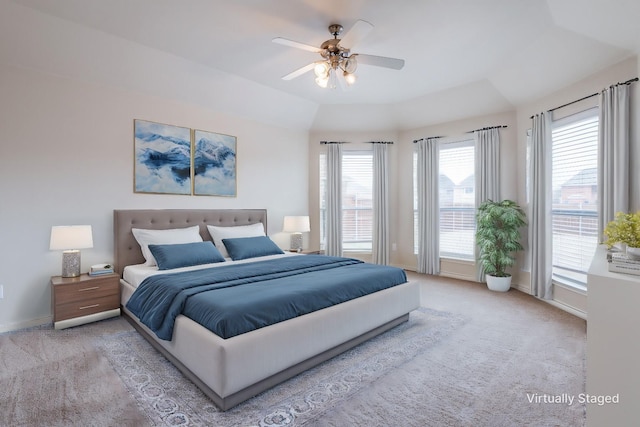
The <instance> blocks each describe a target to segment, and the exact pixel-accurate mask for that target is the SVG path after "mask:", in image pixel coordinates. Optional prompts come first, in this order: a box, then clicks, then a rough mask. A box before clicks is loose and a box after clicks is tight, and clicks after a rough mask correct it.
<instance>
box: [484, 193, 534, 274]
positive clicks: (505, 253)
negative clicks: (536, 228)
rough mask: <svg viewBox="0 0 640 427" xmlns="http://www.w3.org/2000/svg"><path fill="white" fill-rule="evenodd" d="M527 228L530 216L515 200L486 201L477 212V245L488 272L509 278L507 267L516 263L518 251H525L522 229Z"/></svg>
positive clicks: (485, 270)
mask: <svg viewBox="0 0 640 427" xmlns="http://www.w3.org/2000/svg"><path fill="white" fill-rule="evenodd" d="M525 225H527V222H526V215H525V213H524V211H523V210H522V208H521V207H520V206H519V205H518V204H517V203H516V202H514V201H513V200H502V201H500V202H494V201H492V200H487V201H485V202H483V203H482V204H481V205H480V206H479V207H478V211H477V213H476V244H477V245H478V249H479V251H480V262H481V264H482V267H483V268H484V272H485V273H486V274H489V275H491V276H496V277H509V276H510V274H508V273H506V271H505V270H506V269H507V267H511V266H512V265H514V264H515V262H516V260H515V257H514V256H513V255H512V254H513V253H514V252H517V251H521V250H522V249H523V248H522V245H521V244H520V228H521V227H523V226H525Z"/></svg>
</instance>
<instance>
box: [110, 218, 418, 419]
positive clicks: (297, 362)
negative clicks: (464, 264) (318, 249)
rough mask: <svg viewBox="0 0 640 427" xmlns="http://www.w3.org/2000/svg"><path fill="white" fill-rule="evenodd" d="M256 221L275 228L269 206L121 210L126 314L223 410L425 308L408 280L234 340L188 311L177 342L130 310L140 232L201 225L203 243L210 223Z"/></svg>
mask: <svg viewBox="0 0 640 427" xmlns="http://www.w3.org/2000/svg"><path fill="white" fill-rule="evenodd" d="M255 224H262V227H263V228H264V230H266V229H267V212H266V210H263V209H230V210H179V209H169V210H115V211H114V251H115V267H116V270H117V272H118V273H119V274H120V275H121V303H122V312H123V315H124V316H125V317H126V318H127V320H129V321H130V322H131V324H132V325H133V326H134V327H135V328H136V329H137V330H138V331H139V332H140V334H141V335H142V336H144V337H145V338H146V339H147V340H148V341H149V342H150V343H151V344H152V345H153V346H154V347H155V348H156V349H157V350H158V351H160V352H161V353H162V354H163V355H164V356H165V357H166V358H167V359H168V360H170V361H171V362H172V363H173V364H174V365H175V366H176V367H177V368H178V369H180V370H181V371H182V372H183V374H185V375H186V376H187V377H188V378H189V379H191V380H192V381H193V382H194V383H195V384H196V385H197V386H198V387H199V388H200V389H201V390H202V391H203V392H204V393H205V394H206V395H207V396H209V398H211V399H212V401H213V402H214V403H215V404H216V405H217V406H218V407H219V408H220V409H222V410H227V409H229V408H231V407H233V406H236V405H238V404H239V403H241V402H243V401H245V400H247V399H249V398H251V397H253V396H255V395H257V394H259V393H260V392H262V391H264V390H266V389H268V388H271V387H273V386H274V385H276V384H279V383H281V382H282V381H284V380H286V379H288V378H291V377H293V376H295V375H297V374H298V373H300V372H303V371H305V370H307V369H309V368H310V367H313V366H315V365H317V364H319V363H321V362H323V361H325V360H327V359H329V358H331V357H333V356H335V355H337V354H340V353H342V352H344V351H345V350H347V349H349V348H352V347H354V346H356V345H358V344H360V343H362V342H364V341H366V340H368V339H370V338H372V337H374V336H376V335H378V334H380V333H382V332H384V331H387V330H389V329H391V328H393V327H395V326H397V325H399V324H401V323H402V322H405V321H406V320H408V318H409V313H410V312H411V311H412V310H414V309H416V308H418V307H419V299H420V297H419V288H418V285H417V284H415V283H412V282H405V283H402V284H398V285H396V286H393V287H390V288H387V289H383V290H380V291H377V292H374V293H372V294H369V295H365V296H362V297H359V298H356V299H352V300H348V301H346V302H342V303H340V304H336V305H332V306H329V307H327V308H323V309H320V310H317V311H313V312H310V313H308V314H304V315H300V316H298V317H295V318H292V319H290V320H285V321H281V322H278V323H275V324H273V325H270V326H265V327H261V328H259V329H256V330H252V331H249V332H246V333H241V334H238V335H235V336H232V337H230V338H226V339H224V338H221V337H220V336H218V335H216V334H214V333H213V332H211V331H209V330H208V329H206V328H205V327H203V326H201V325H200V324H199V323H197V322H195V321H193V320H191V319H190V318H188V317H187V316H185V315H183V314H178V315H177V317H176V318H175V322H174V323H173V326H172V328H173V329H172V331H171V336H170V338H171V339H161V338H159V337H158V336H157V335H156V333H155V332H154V331H153V330H151V329H150V328H149V327H148V326H146V325H145V324H143V323H142V321H141V320H140V319H139V318H138V317H137V316H135V315H134V314H133V313H132V311H131V310H129V309H128V308H127V303H128V302H129V300H130V299H131V297H132V295H133V293H134V291H135V290H136V285H137V283H129V281H128V280H126V277H127V276H128V277H133V278H131V279H130V281H131V282H136V281H140V279H139V278H138V279H135V276H132V275H131V274H124V273H125V268H130V270H131V271H134V268H137V267H135V266H139V265H140V264H144V263H145V257H144V256H143V254H142V251H141V248H140V245H139V244H138V242H137V240H136V238H135V237H134V235H133V233H132V229H148V230H166V229H180V228H185V227H194V226H198V227H199V233H200V236H201V238H202V240H203V241H211V240H212V237H211V235H210V233H209V230H208V228H207V226H216V227H238V226H250V225H255ZM283 256H287V255H283ZM293 256H294V257H309V259H311V256H306V255H293ZM274 257H277V256H274ZM316 257H321V256H316ZM268 258H270V257H267V259H268ZM251 261H252V260H245V262H251ZM222 264H223V263H221V265H222ZM253 264H255V263H253ZM127 266H134V267H127ZM223 267H224V268H229V267H228V266H226V265H223ZM300 277H302V276H300ZM134 279H135V280H134Z"/></svg>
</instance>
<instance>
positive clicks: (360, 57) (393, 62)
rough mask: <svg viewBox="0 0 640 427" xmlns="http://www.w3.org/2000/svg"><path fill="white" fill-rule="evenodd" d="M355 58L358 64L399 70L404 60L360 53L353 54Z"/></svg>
mask: <svg viewBox="0 0 640 427" xmlns="http://www.w3.org/2000/svg"><path fill="white" fill-rule="evenodd" d="M354 55H357V56H356V60H357V61H358V64H366V65H374V66H376V67H385V68H392V69H394V70H401V69H402V67H404V59H397V58H388V57H386V56H376V55H364V54H361V53H358V54H353V55H351V56H354Z"/></svg>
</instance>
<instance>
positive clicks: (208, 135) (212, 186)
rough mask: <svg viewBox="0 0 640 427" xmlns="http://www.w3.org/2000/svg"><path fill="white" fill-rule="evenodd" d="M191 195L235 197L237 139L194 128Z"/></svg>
mask: <svg viewBox="0 0 640 427" xmlns="http://www.w3.org/2000/svg"><path fill="white" fill-rule="evenodd" d="M192 139H193V194H194V195H197V196H226V197H236V196H237V162H236V158H237V138H236V137H235V136H232V135H225V134H221V133H215V132H209V131H204V130H198V129H194V130H193V132H192Z"/></svg>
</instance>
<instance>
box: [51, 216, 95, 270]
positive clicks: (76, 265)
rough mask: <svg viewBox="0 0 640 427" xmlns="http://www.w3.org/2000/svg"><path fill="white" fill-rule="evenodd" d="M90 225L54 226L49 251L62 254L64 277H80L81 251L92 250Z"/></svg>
mask: <svg viewBox="0 0 640 427" xmlns="http://www.w3.org/2000/svg"><path fill="white" fill-rule="evenodd" d="M92 247H93V236H92V234H91V226H90V225H54V226H53V227H51V240H50V241H49V249H50V250H52V251H60V250H61V251H63V252H62V277H77V276H79V275H80V249H86V248H92Z"/></svg>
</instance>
